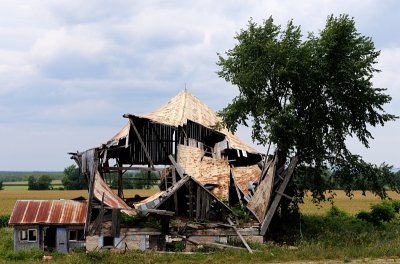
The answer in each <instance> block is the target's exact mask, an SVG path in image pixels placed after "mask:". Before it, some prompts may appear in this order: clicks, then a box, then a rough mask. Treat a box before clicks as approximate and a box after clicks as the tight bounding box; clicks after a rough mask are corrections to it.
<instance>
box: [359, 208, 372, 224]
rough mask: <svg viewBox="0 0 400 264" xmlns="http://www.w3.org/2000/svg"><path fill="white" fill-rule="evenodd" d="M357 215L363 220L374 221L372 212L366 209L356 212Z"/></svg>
mask: <svg viewBox="0 0 400 264" xmlns="http://www.w3.org/2000/svg"><path fill="white" fill-rule="evenodd" d="M356 217H357V218H358V219H360V220H363V221H367V222H372V217H371V214H370V213H369V212H366V211H360V212H359V213H358V214H356Z"/></svg>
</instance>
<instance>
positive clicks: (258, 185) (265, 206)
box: [9, 90, 297, 253]
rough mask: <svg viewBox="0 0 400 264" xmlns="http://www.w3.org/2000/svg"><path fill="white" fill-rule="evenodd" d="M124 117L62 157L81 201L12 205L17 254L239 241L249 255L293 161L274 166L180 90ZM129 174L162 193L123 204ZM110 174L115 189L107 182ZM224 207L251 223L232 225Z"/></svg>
mask: <svg viewBox="0 0 400 264" xmlns="http://www.w3.org/2000/svg"><path fill="white" fill-rule="evenodd" d="M124 117H125V118H127V119H128V122H127V125H126V126H124V127H123V128H122V129H121V130H120V131H119V132H118V133H117V134H116V135H115V136H114V137H112V138H111V139H110V140H109V141H108V142H106V143H105V144H102V145H100V146H99V147H95V148H93V149H89V150H86V151H83V152H76V153H70V154H71V158H72V159H74V160H75V161H76V163H77V164H78V166H79V168H80V171H81V174H82V177H85V179H86V181H87V184H88V192H89V195H88V200H87V201H85V200H83V201H72V200H69V201H67V200H59V201H17V203H16V204H15V207H14V210H13V213H12V215H11V219H10V222H9V223H10V224H11V225H14V249H15V250H18V249H28V248H33V247H37V248H41V249H45V250H57V251H59V252H63V253H65V252H70V251H71V250H73V249H75V248H79V247H82V246H85V247H86V249H87V250H96V249H100V248H118V249H141V250H146V249H156V250H165V249H166V247H167V244H168V243H170V242H174V241H177V240H178V241H180V242H182V241H183V242H185V243H186V247H187V248H190V246H193V245H199V244H213V245H220V244H215V243H216V242H218V243H227V242H228V241H229V240H230V239H238V238H240V239H241V241H242V242H243V244H244V245H245V246H246V247H247V249H248V250H249V251H251V249H250V248H249V247H248V245H247V243H246V240H250V239H251V240H253V241H254V240H255V241H258V242H261V241H262V240H263V237H264V236H265V234H266V232H267V229H268V226H269V223H270V221H271V219H272V216H273V214H274V213H275V210H276V208H277V206H278V204H279V201H280V199H281V197H282V196H283V197H286V198H290V197H288V196H286V195H285V194H284V193H283V192H284V190H285V188H286V185H287V184H288V182H289V180H290V177H291V174H292V172H293V168H294V166H295V165H296V162H297V159H292V161H291V162H290V164H285V165H283V166H282V167H280V168H277V167H276V166H277V165H276V164H278V163H277V161H276V157H275V156H273V155H270V156H268V155H264V154H261V153H258V152H257V151H256V150H255V149H253V148H252V147H250V146H248V145H247V144H245V143H244V142H242V141H241V140H240V139H239V138H238V137H236V136H235V135H234V134H232V133H231V132H230V131H228V130H226V129H224V128H221V127H220V124H221V119H220V118H219V117H218V115H217V114H216V113H215V112H214V111H212V110H211V109H210V108H209V107H208V106H207V105H205V104H204V103H202V102H201V101H200V100H199V99H197V98H196V97H194V96H193V95H191V94H190V93H189V92H187V91H186V90H185V91H182V92H180V93H179V94H178V95H177V96H175V97H174V98H172V99H171V100H170V101H168V102H167V103H166V104H165V105H164V106H162V107H161V108H160V109H159V110H157V111H155V112H152V113H149V114H145V115H132V114H125V115H124ZM127 171H145V172H148V173H149V176H150V172H157V173H158V175H159V181H160V191H159V192H158V193H156V194H154V195H153V196H150V197H147V198H140V199H137V197H125V196H124V186H123V178H124V177H125V176H124V175H125V174H126V172H127ZM115 173H116V174H117V178H118V186H117V191H116V192H114V191H113V190H112V189H111V188H110V186H109V183H108V182H107V180H106V179H107V175H110V174H115ZM142 180H146V179H142ZM147 180H148V179H147ZM128 204H129V205H128ZM232 205H240V206H241V207H242V208H243V209H244V210H247V211H248V212H249V213H250V215H251V216H252V217H253V220H250V221H248V222H247V223H246V224H239V221H238V219H237V214H236V213H235V212H234V211H233V210H232V209H231V207H230V206H232ZM151 221H153V223H151ZM149 223H150V224H149ZM154 223H155V224H154Z"/></svg>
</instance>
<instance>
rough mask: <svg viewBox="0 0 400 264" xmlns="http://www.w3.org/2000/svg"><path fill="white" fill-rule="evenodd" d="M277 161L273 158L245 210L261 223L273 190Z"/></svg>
mask: <svg viewBox="0 0 400 264" xmlns="http://www.w3.org/2000/svg"><path fill="white" fill-rule="evenodd" d="M276 163H277V159H276V158H275V159H274V160H273V161H272V163H271V164H270V165H269V167H268V171H267V175H266V176H265V178H264V179H263V180H262V182H261V184H260V185H259V186H258V187H257V189H256V192H255V193H254V195H253V197H252V199H251V200H250V202H249V203H248V204H247V208H248V209H249V210H250V212H252V213H253V214H254V216H255V217H256V218H257V220H258V221H259V222H260V223H262V221H263V220H264V218H265V215H266V213H267V210H268V205H269V204H270V200H271V193H272V190H273V182H274V178H275V177H274V176H275V168H276Z"/></svg>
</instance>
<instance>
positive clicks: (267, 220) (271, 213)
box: [260, 156, 299, 236]
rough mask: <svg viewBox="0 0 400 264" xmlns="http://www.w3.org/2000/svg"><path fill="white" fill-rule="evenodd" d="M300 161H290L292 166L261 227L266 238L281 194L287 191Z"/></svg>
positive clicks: (296, 158) (289, 167)
mask: <svg viewBox="0 0 400 264" xmlns="http://www.w3.org/2000/svg"><path fill="white" fill-rule="evenodd" d="M298 161H299V158H298V157H297V156H295V157H293V159H292V160H291V161H290V164H289V166H288V168H287V171H286V173H285V178H284V180H283V182H282V183H281V185H280V186H279V188H278V190H277V192H276V195H275V198H274V201H273V202H272V204H271V207H270V208H269V210H268V212H267V215H266V216H265V218H264V221H263V223H262V225H261V231H260V233H261V235H262V236H265V234H266V233H267V229H268V226H269V224H270V223H271V220H272V217H273V216H274V214H275V211H276V208H277V207H278V205H279V202H280V201H281V198H282V195H281V193H283V192H284V191H285V189H286V186H287V185H288V183H289V180H290V178H291V177H292V174H293V171H294V168H295V167H296V165H297V162H298Z"/></svg>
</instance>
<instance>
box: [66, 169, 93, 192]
mask: <svg viewBox="0 0 400 264" xmlns="http://www.w3.org/2000/svg"><path fill="white" fill-rule="evenodd" d="M61 182H62V184H63V185H64V188H65V189H66V190H82V189H86V188H87V184H86V181H85V177H84V176H83V175H81V174H80V172H79V168H78V167H76V166H75V165H74V164H72V165H70V166H68V167H66V168H65V169H64V178H63V179H62V180H61Z"/></svg>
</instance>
